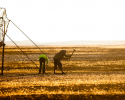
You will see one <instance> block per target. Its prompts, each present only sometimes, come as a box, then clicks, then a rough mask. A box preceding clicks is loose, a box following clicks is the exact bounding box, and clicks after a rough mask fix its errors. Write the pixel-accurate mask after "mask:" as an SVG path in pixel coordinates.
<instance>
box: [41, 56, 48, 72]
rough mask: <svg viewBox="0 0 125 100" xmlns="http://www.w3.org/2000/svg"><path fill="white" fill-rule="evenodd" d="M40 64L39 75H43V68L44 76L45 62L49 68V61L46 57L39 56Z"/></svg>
mask: <svg viewBox="0 0 125 100" xmlns="http://www.w3.org/2000/svg"><path fill="white" fill-rule="evenodd" d="M39 62H40V68H39V74H40V73H41V69H42V67H43V74H44V73H45V62H46V63H47V66H48V63H49V59H48V57H47V56H46V55H44V54H42V55H40V56H39Z"/></svg>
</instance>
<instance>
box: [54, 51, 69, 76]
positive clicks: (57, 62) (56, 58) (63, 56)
mask: <svg viewBox="0 0 125 100" xmlns="http://www.w3.org/2000/svg"><path fill="white" fill-rule="evenodd" d="M70 57H71V55H66V50H61V51H60V52H59V53H57V54H56V55H55V56H54V74H55V70H57V66H59V69H60V70H61V71H62V74H64V72H63V68H62V63H61V60H62V59H65V60H67V59H70Z"/></svg>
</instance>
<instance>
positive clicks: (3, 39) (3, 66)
mask: <svg viewBox="0 0 125 100" xmlns="http://www.w3.org/2000/svg"><path fill="white" fill-rule="evenodd" d="M4 40H5V21H4V34H3V51H2V69H1V75H3V69H4V46H5V44H4Z"/></svg>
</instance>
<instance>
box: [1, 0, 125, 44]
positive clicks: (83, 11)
mask: <svg viewBox="0 0 125 100" xmlns="http://www.w3.org/2000/svg"><path fill="white" fill-rule="evenodd" d="M0 7H3V8H6V12H7V17H8V19H10V20H12V21H13V22H14V23H15V24H16V25H17V26H18V27H19V28H20V29H21V30H22V31H23V32H24V33H26V34H27V35H28V36H29V37H30V38H31V39H32V40H33V41H36V42H57V41H72V40H88V41H91V40H125V35H124V34H125V0H0ZM7 34H8V35H9V36H10V37H11V38H12V39H13V40H20V41H21V40H26V39H27V38H25V37H23V35H22V34H21V33H20V31H19V30H17V28H16V27H15V26H14V25H13V24H12V23H10V24H9V28H8V32H7ZM5 40H6V41H7V40H8V39H7V38H6V39H5Z"/></svg>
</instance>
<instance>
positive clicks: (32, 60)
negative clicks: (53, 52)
mask: <svg viewBox="0 0 125 100" xmlns="http://www.w3.org/2000/svg"><path fill="white" fill-rule="evenodd" d="M6 36H7V37H8V38H9V39H10V40H11V41H12V42H13V43H14V44H15V45H16V46H17V47H18V48H19V49H20V47H19V46H18V45H17V44H16V43H15V42H14V41H13V40H12V39H11V38H10V37H9V36H8V35H7V34H6ZM20 50H21V49H20ZM21 51H22V50H21ZM22 52H23V51H22ZM23 53H24V54H25V52H23ZM25 55H26V56H27V54H25ZM27 57H28V56H27ZM28 58H29V57H28ZM29 59H30V58H29ZM30 60H31V61H32V62H33V60H32V59H30ZM33 63H34V62H33ZM34 64H35V63H34ZM35 65H36V64H35ZM36 66H37V65H36ZM37 67H38V66H37Z"/></svg>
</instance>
